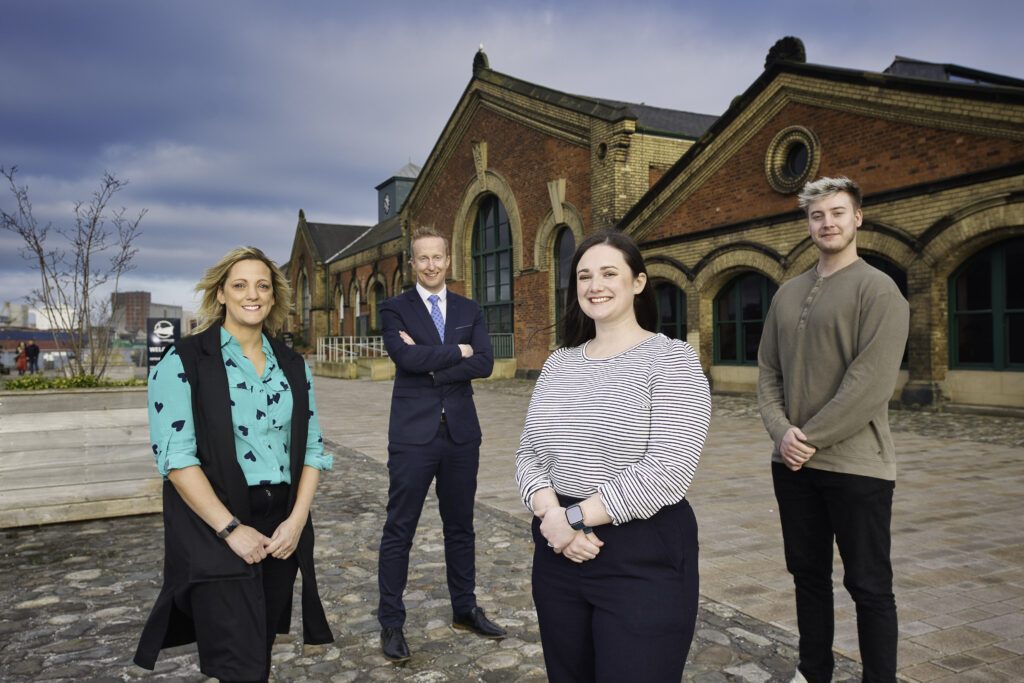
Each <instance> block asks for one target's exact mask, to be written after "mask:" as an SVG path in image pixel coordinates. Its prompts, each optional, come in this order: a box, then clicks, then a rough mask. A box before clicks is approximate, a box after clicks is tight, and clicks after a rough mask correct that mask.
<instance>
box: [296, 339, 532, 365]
mask: <svg viewBox="0 0 1024 683" xmlns="http://www.w3.org/2000/svg"><path fill="white" fill-rule="evenodd" d="M488 336H489V337H490V338H491V347H492V348H493V349H494V357H495V358H515V356H516V346H515V337H514V335H513V334H512V333H508V332H507V333H500V334H499V333H496V332H492V333H491V334H489V335H488ZM387 356H388V351H387V349H385V348H384V338H383V337H318V338H317V340H316V359H317V360H318V361H321V362H323V361H332V362H333V361H338V362H342V363H351V362H353V361H354V360H355V359H356V358H387Z"/></svg>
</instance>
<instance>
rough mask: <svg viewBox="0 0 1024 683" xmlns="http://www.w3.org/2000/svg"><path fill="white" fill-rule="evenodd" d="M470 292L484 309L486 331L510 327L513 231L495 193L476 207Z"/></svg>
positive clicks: (504, 330)
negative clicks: (478, 207) (471, 286)
mask: <svg viewBox="0 0 1024 683" xmlns="http://www.w3.org/2000/svg"><path fill="white" fill-rule="evenodd" d="M472 253H473V293H474V294H475V295H476V301H477V303H479V304H480V308H482V309H483V312H484V319H485V320H486V321H487V330H488V332H491V333H494V334H511V333H512V331H513V310H514V306H513V303H514V302H513V282H512V231H511V229H510V228H509V222H508V214H507V213H506V212H505V207H504V206H503V205H502V203H501V201H500V200H499V199H498V198H497V197H496V196H494V195H489V196H487V197H486V198H485V199H484V200H483V202H481V204H480V209H479V210H478V211H477V215H476V224H475V225H474V227H473V246H472Z"/></svg>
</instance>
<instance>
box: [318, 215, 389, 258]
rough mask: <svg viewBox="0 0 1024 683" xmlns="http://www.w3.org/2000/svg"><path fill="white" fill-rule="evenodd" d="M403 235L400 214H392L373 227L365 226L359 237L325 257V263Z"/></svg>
mask: <svg viewBox="0 0 1024 683" xmlns="http://www.w3.org/2000/svg"><path fill="white" fill-rule="evenodd" d="M401 236H402V223H401V221H399V220H398V216H392V217H391V218H388V219H387V220H385V221H381V222H380V223H378V224H377V225H375V226H373V227H372V228H363V231H362V233H361V234H360V235H359V236H358V237H356V238H355V239H354V240H352V241H351V242H349V243H348V244H346V245H344V246H342V247H341V248H340V249H338V250H337V251H335V252H334V253H332V254H331V255H330V256H329V257H327V258H326V259H324V263H334V262H335V261H337V260H339V259H343V258H345V257H346V256H352V255H353V254H358V253H359V252H362V251H366V250H367V249H372V248H373V247H376V246H378V245H380V244H383V243H384V242H390V241H391V240H393V239H397V238H399V237H401Z"/></svg>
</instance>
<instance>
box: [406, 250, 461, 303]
mask: <svg viewBox="0 0 1024 683" xmlns="http://www.w3.org/2000/svg"><path fill="white" fill-rule="evenodd" d="M451 261H452V260H451V257H450V256H448V249H447V248H446V247H445V242H444V238H442V237H421V238H419V239H418V240H415V241H414V242H413V243H412V258H411V259H410V262H411V263H412V268H413V270H415V271H416V281H417V282H418V283H420V284H421V285H422V286H423V288H424V289H425V290H427V291H428V292H430V293H431V294H437V293H438V292H440V291H441V290H442V289H444V276H445V274H446V273H447V272H448V266H449V264H451Z"/></svg>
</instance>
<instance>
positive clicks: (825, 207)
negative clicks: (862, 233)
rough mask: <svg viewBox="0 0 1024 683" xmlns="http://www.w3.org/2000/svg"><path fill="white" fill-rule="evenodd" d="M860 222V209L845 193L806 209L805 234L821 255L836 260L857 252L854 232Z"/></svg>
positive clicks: (855, 232) (861, 215) (811, 204)
mask: <svg viewBox="0 0 1024 683" xmlns="http://www.w3.org/2000/svg"><path fill="white" fill-rule="evenodd" d="M862 221H863V214H862V213H861V211H860V209H854V208H853V199H852V198H851V197H850V195H848V194H847V193H846V192H837V193H836V194H834V195H832V196H831V197H826V198H825V199H819V200H818V201H816V202H811V203H810V204H808V205H807V230H808V232H809V233H810V235H811V241H812V242H814V244H815V245H816V246H817V247H818V249H819V250H820V251H821V253H822V254H827V255H829V256H835V255H840V254H844V253H845V252H847V250H851V249H852V250H853V252H854V253H856V251H857V243H856V238H857V228H859V227H860V224H861V222H862Z"/></svg>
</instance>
